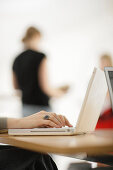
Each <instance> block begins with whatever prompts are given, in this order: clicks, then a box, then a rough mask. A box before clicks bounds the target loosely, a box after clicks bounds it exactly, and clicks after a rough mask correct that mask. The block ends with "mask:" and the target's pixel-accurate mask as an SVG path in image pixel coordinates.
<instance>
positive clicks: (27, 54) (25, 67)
mask: <svg viewBox="0 0 113 170" xmlns="http://www.w3.org/2000/svg"><path fill="white" fill-rule="evenodd" d="M40 39H41V33H40V31H39V30H38V29H37V28H35V27H29V28H28V29H27V31H26V33H25V36H24V38H23V39H22V42H23V44H24V51H23V52H22V53H21V54H19V55H18V56H17V57H16V59H15V60H14V63H13V85H14V88H15V89H20V90H21V91H22V103H23V116H29V115H31V114H32V113H35V112H38V111H40V110H46V111H50V110H51V109H50V105H49V99H50V98H51V97H61V96H62V95H64V94H65V93H66V92H67V90H68V86H63V87H59V88H53V87H51V86H50V84H49V80H48V74H47V71H48V70H47V58H46V55H45V54H44V53H42V52H40V51H39V49H38V46H39V43H40Z"/></svg>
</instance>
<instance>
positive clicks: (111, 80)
mask: <svg viewBox="0 0 113 170" xmlns="http://www.w3.org/2000/svg"><path fill="white" fill-rule="evenodd" d="M104 71H105V76H106V81H107V84H108V89H109V94H110V99H111V105H112V110H113V67H105V68H104Z"/></svg>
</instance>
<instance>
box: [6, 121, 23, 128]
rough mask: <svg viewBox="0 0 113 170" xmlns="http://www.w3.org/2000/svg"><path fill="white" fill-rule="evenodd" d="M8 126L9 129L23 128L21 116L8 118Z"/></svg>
mask: <svg viewBox="0 0 113 170" xmlns="http://www.w3.org/2000/svg"><path fill="white" fill-rule="evenodd" d="M7 128H8V129H14V128H15V129H16V128H17V129H19V128H21V118H8V119H7Z"/></svg>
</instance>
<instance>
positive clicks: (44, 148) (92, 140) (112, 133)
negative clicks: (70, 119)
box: [0, 130, 113, 155]
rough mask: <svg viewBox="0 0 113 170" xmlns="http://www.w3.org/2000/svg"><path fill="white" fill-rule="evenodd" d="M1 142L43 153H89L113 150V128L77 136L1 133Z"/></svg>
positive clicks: (103, 152)
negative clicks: (12, 134)
mask: <svg viewBox="0 0 113 170" xmlns="http://www.w3.org/2000/svg"><path fill="white" fill-rule="evenodd" d="M0 143H4V144H10V145H13V146H17V147H20V148H24V149H29V150H32V151H37V152H43V153H47V152H48V153H55V154H64V155H68V154H69V155H73V154H78V153H84V152H86V153H87V154H89V155H97V154H101V155H102V154H105V153H108V152H113V130H102V131H95V132H93V133H90V134H85V135H77V136H8V135H7V134H1V135H0Z"/></svg>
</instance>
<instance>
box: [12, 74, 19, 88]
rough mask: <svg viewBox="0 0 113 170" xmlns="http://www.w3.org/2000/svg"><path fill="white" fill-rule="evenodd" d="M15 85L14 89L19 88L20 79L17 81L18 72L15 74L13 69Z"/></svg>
mask: <svg viewBox="0 0 113 170" xmlns="http://www.w3.org/2000/svg"><path fill="white" fill-rule="evenodd" d="M12 76H13V87H14V89H16V90H17V89H19V85H18V81H17V77H16V74H15V72H14V71H13V75H12Z"/></svg>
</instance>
